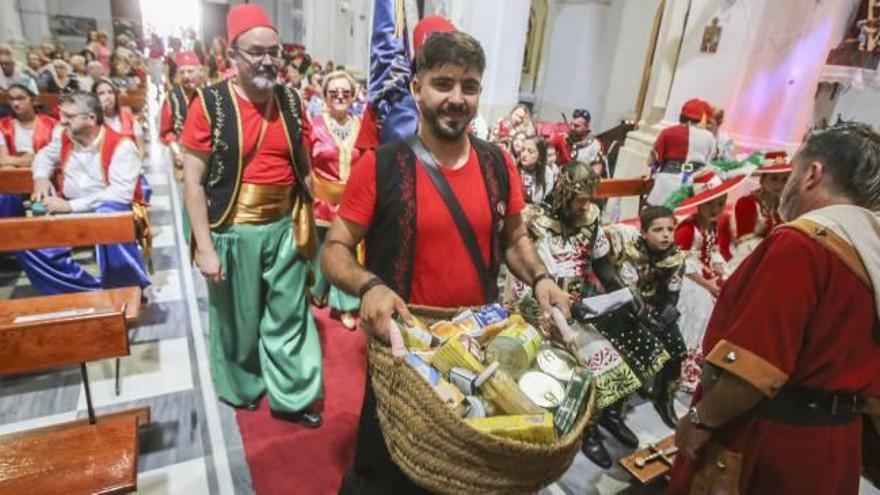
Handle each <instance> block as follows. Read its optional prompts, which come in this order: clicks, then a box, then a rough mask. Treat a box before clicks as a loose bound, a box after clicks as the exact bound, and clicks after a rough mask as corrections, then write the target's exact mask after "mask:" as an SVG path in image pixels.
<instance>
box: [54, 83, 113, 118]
mask: <svg viewBox="0 0 880 495" xmlns="http://www.w3.org/2000/svg"><path fill="white" fill-rule="evenodd" d="M58 103H59V105H60V104H64V103H69V104H73V105H76V106H79V107H82V108H83V109H84V110H86V111H89V112H92V113H93V114H95V120H96V122H97V123H98V125H104V110H103V109H102V108H101V102H100V100H98V97H97V96H95V95H94V94H92V93H87V92H85V91H73V92H70V93H65V94H63V95H62V96H61V98H60V99H59V101H58Z"/></svg>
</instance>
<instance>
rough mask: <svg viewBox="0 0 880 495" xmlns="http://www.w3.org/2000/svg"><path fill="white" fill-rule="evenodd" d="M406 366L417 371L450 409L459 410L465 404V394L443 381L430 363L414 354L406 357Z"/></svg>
mask: <svg viewBox="0 0 880 495" xmlns="http://www.w3.org/2000/svg"><path fill="white" fill-rule="evenodd" d="M403 359H404V361H406V364H408V365H409V366H411V367H412V369H414V370H416V372H417V373H418V374H419V375H420V376H421V377H422V378H424V379H425V381H426V382H428V385H430V386H431V388H432V389H434V392H435V393H436V394H437V396H438V397H440V400H442V401H443V403H444V404H446V406H447V407H448V408H450V409H456V410H457V409H459V408H461V407H462V402H464V394H462V393H461V392H460V391H459V390H458V388H456V387H455V386H454V385H453V384H451V383H449V382H448V381H446V380H444V379H443V376H442V375H440V372H439V371H437V370H436V369H434V368H432V367H431V366H430V365H428V363H426V362H425V361H423V360H422V358H420V357H418V356H417V355H415V354H413V353H409V354H407V355H406V356H404V358H403Z"/></svg>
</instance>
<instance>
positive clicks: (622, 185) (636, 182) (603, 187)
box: [593, 177, 654, 199]
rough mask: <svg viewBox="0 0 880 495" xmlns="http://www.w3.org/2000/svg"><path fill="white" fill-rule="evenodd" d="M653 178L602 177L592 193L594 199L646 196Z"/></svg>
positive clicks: (651, 185) (652, 183)
mask: <svg viewBox="0 0 880 495" xmlns="http://www.w3.org/2000/svg"><path fill="white" fill-rule="evenodd" d="M653 185H654V180H653V179H651V178H649V177H634V178H631V179H602V180H601V181H599V186H598V187H597V188H596V193H595V194H594V195H593V197H594V198H595V199H606V198H621V197H626V196H646V195H647V194H648V193H649V192H651V187H653Z"/></svg>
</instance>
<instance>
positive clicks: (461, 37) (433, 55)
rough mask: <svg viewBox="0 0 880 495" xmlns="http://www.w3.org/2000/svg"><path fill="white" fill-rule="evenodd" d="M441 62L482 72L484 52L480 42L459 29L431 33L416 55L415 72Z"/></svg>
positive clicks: (435, 66) (484, 67) (418, 72)
mask: <svg viewBox="0 0 880 495" xmlns="http://www.w3.org/2000/svg"><path fill="white" fill-rule="evenodd" d="M443 64H454V65H458V66H462V67H468V68H474V69H477V71H479V72H480V74H482V73H483V71H484V70H485V69H486V53H485V52H484V51H483V47H482V46H481V45H480V42H479V41H477V39H476V38H474V37H473V36H471V35H469V34H467V33H463V32H461V31H454V32H450V33H435V34H432V35H431V36H430V37H429V38H428V40H427V41H425V44H424V45H422V48H421V50H420V51H419V53H418V55H416V60H415V66H416V73H417V74H420V73H422V72H424V71H426V70H431V69H435V68H437V67H440V66H442V65H443Z"/></svg>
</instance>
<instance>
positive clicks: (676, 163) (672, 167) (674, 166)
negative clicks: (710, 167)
mask: <svg viewBox="0 0 880 495" xmlns="http://www.w3.org/2000/svg"><path fill="white" fill-rule="evenodd" d="M705 166H706V164H705V163H703V162H684V161H682V160H666V161H665V162H663V165H661V166H660V172H662V173H664V174H680V173H692V172H696V171H697V170H700V169H701V168H703V167H705Z"/></svg>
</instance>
